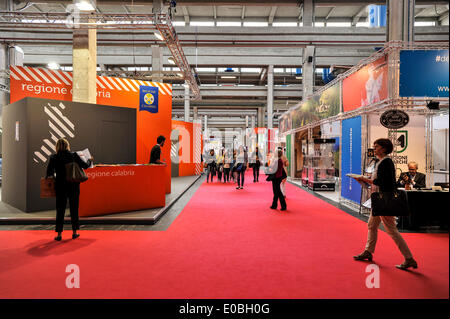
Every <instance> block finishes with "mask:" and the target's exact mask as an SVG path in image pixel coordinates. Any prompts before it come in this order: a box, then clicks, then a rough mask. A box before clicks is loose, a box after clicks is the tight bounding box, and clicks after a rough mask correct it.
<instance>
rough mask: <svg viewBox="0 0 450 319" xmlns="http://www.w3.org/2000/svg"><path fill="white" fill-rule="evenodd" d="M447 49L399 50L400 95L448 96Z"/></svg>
mask: <svg viewBox="0 0 450 319" xmlns="http://www.w3.org/2000/svg"><path fill="white" fill-rule="evenodd" d="M448 75H449V72H448V50H429V51H426V50H417V51H410V50H403V51H401V52H400V96H401V97H448Z"/></svg>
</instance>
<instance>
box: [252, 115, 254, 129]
mask: <svg viewBox="0 0 450 319" xmlns="http://www.w3.org/2000/svg"><path fill="white" fill-rule="evenodd" d="M253 128H255V116H252V129H253Z"/></svg>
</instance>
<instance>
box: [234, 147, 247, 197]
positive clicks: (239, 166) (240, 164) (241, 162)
mask: <svg viewBox="0 0 450 319" xmlns="http://www.w3.org/2000/svg"><path fill="white" fill-rule="evenodd" d="M247 165H248V155H247V152H245V149H244V147H243V146H239V153H238V155H237V156H236V173H237V176H236V179H237V183H238V186H237V187H236V189H244V181H245V171H246V170H247Z"/></svg>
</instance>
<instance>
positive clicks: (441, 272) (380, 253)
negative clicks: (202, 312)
mask: <svg viewBox="0 0 450 319" xmlns="http://www.w3.org/2000/svg"><path fill="white" fill-rule="evenodd" d="M261 177H262V176H261ZM261 179H262V180H263V178H261ZM287 193H288V199H287V204H288V211H287V212H280V211H273V210H270V209H269V206H270V204H271V196H272V190H271V184H269V183H267V182H265V181H261V182H260V183H259V184H254V183H252V180H251V177H250V176H248V177H247V183H246V185H245V189H244V190H236V189H235V186H234V185H232V184H228V185H220V184H215V183H214V184H206V183H204V184H203V185H202V186H201V187H200V188H199V190H198V191H197V193H196V194H195V195H194V197H193V198H192V199H191V201H190V202H189V203H188V205H187V206H186V207H185V209H184V210H183V212H182V213H181V214H180V215H179V217H178V218H177V219H176V220H175V221H174V223H173V224H172V225H171V226H170V227H169V229H168V230H167V231H164V232H157V231H82V232H81V237H80V238H78V239H76V240H71V239H70V235H71V231H65V232H64V233H63V241H62V242H55V241H54V240H53V236H54V232H52V231H1V232H0V298H164V299H172V298H181V299H184V298H227V299H228V298H275V299H278V298H283V299H290V298H358V299H359V298H446V299H448V298H449V238H448V234H404V235H403V236H404V238H405V239H406V241H407V243H408V245H409V246H410V248H411V250H412V252H413V254H414V256H415V258H416V260H417V261H418V263H419V268H418V269H417V270H413V271H401V270H398V269H396V268H395V264H399V263H401V262H402V261H403V258H402V256H401V254H400V252H399V251H398V250H397V247H396V246H395V244H394V243H393V241H392V240H391V239H390V238H389V237H388V236H387V234H386V233H384V232H382V231H380V233H379V241H378V246H377V251H376V252H375V255H374V262H375V263H376V264H377V265H378V266H379V267H380V288H372V289H369V288H366V285H365V282H366V277H367V276H368V275H369V273H366V272H365V271H366V266H367V265H369V264H370V263H368V262H356V261H354V260H353V259H352V255H354V254H356V253H359V252H361V251H362V250H363V248H364V243H365V239H366V236H367V224H366V223H364V222H362V221H360V220H358V219H356V218H354V217H352V216H350V215H348V214H346V213H344V212H342V211H340V210H339V209H337V208H335V207H333V206H331V205H329V204H327V203H325V202H323V201H322V200H320V199H318V198H316V197H314V196H312V195H310V194H308V193H307V192H305V191H302V190H301V189H299V188H297V187H295V186H292V185H290V184H288V185H287ZM68 264H77V265H78V266H79V267H80V278H81V284H80V288H79V289H76V288H74V289H68V288H66V286H65V281H66V276H68V273H66V272H65V269H66V266H67V265H68Z"/></svg>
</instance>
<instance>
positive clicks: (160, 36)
mask: <svg viewBox="0 0 450 319" xmlns="http://www.w3.org/2000/svg"><path fill="white" fill-rule="evenodd" d="M155 37H156V38H157V39H158V40H160V41H164V37H163V36H162V35H161V33H159V32H158V31H155Z"/></svg>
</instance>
